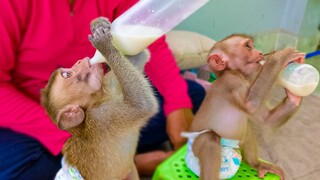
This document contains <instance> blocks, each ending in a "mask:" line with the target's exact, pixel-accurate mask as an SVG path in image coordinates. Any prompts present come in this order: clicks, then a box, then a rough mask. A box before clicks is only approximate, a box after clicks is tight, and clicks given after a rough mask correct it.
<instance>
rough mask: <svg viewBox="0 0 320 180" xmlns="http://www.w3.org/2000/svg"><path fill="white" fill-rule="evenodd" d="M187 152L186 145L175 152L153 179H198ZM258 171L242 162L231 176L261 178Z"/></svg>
mask: <svg viewBox="0 0 320 180" xmlns="http://www.w3.org/2000/svg"><path fill="white" fill-rule="evenodd" d="M186 153H187V146H186V145H184V146H183V147H182V148H181V149H179V150H178V151H177V152H176V153H174V154H173V155H172V156H171V157H170V158H168V159H167V160H166V161H164V162H163V163H161V164H160V165H159V166H158V167H157V169H156V171H155V173H154V175H153V177H152V180H198V179H199V177H198V176H197V175H195V174H194V173H193V172H192V171H191V170H189V168H188V167H187V165H186V163H185V160H184V158H185V156H186ZM260 179H261V178H259V177H258V175H257V171H256V170H255V169H253V168H252V167H250V166H249V165H248V164H246V163H244V162H242V163H241V165H240V168H239V170H238V172H237V174H235V175H234V176H233V178H231V180H260ZM263 179H264V180H280V177H279V176H277V175H274V174H271V173H267V174H266V175H265V177H264V178H263Z"/></svg>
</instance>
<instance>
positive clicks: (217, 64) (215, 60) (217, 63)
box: [208, 54, 227, 71]
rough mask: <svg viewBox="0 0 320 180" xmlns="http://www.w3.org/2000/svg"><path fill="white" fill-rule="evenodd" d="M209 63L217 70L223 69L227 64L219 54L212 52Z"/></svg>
mask: <svg viewBox="0 0 320 180" xmlns="http://www.w3.org/2000/svg"><path fill="white" fill-rule="evenodd" d="M208 63H209V65H210V66H211V68H213V69H214V70H217V71H222V70H224V69H225V68H226V66H227V62H226V61H224V60H223V59H222V58H221V56H219V55H218V54H211V55H210V56H209V58H208Z"/></svg>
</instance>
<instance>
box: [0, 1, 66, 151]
mask: <svg viewBox="0 0 320 180" xmlns="http://www.w3.org/2000/svg"><path fill="white" fill-rule="evenodd" d="M15 2H16V1H11V0H10V1H9V0H8V1H2V3H1V6H2V7H1V11H0V34H1V43H0V110H1V111H0V127H4V128H9V129H12V130H14V131H17V132H20V133H23V134H26V135H29V136H31V137H34V138H36V139H37V140H39V141H40V142H41V143H42V144H43V145H44V146H45V147H47V149H48V150H49V151H50V152H51V153H52V154H55V155H56V154H58V153H59V152H60V151H61V149H62V146H63V144H64V142H65V141H66V139H67V138H68V137H69V134H68V133H66V132H64V131H61V130H59V129H58V128H57V127H56V126H55V125H54V124H53V123H52V122H51V121H50V120H49V117H47V115H46V114H45V112H44V108H43V107H42V106H41V105H40V104H39V103H38V102H35V101H33V100H32V99H30V98H28V97H27V96H25V95H24V94H23V93H22V92H20V91H18V89H17V88H16V87H14V85H13V84H12V77H11V72H12V71H13V70H14V67H15V62H16V58H17V56H16V52H17V49H18V47H19V43H20V41H21V39H22V37H21V34H22V28H21V27H22V26H23V23H25V22H24V20H23V17H26V16H24V15H25V12H24V11H23V9H27V8H28V7H27V6H28V5H27V3H26V1H21V2H20V1H17V2H18V3H17V4H15Z"/></svg>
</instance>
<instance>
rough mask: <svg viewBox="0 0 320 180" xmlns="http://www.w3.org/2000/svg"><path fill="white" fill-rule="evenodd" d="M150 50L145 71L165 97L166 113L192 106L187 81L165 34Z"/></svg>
mask: <svg viewBox="0 0 320 180" xmlns="http://www.w3.org/2000/svg"><path fill="white" fill-rule="evenodd" d="M149 50H150V52H151V59H150V61H149V62H148V63H147V64H146V66H145V72H146V74H147V75H148V77H149V79H150V80H151V82H152V83H153V84H154V86H155V87H156V88H157V89H158V91H159V92H160V94H161V95H162V96H163V97H164V107H163V108H164V112H165V115H168V114H169V113H170V112H172V111H174V110H177V109H180V108H192V103H191V99H190V97H189V95H188V89H187V84H186V81H185V80H184V79H183V78H182V76H181V75H180V69H179V68H178V66H177V64H176V61H175V59H174V57H173V55H172V53H171V50H170V49H169V47H168V45H167V43H166V41H165V36H163V37H161V38H160V39H158V40H157V41H156V42H154V43H153V44H152V45H150V46H149Z"/></svg>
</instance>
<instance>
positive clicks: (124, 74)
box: [89, 18, 157, 114]
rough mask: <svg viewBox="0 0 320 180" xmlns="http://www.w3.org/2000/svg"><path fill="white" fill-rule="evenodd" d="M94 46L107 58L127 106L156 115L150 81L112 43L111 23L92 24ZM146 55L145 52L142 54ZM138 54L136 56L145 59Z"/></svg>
mask: <svg viewBox="0 0 320 180" xmlns="http://www.w3.org/2000/svg"><path fill="white" fill-rule="evenodd" d="M91 31H92V34H93V35H92V36H89V39H90V41H91V43H92V44H93V46H94V47H95V48H96V49H98V50H99V51H100V52H101V54H102V55H103V56H104V57H105V58H106V60H107V64H108V65H109V66H110V68H111V69H112V70H113V71H114V74H115V75H116V77H117V79H118V81H119V84H120V87H121V89H122V92H123V97H124V101H125V104H127V105H129V106H132V107H135V109H137V110H138V111H139V113H141V114H150V113H154V112H156V110H157V103H156V99H155V97H154V96H153V94H152V90H151V88H150V85H149V83H148V81H147V80H146V79H145V77H144V76H143V75H142V73H141V72H139V71H138V70H137V69H136V68H135V67H134V66H133V65H132V64H131V63H130V62H129V61H128V60H127V59H126V58H125V57H124V56H123V55H122V54H121V53H120V52H119V51H118V49H116V48H115V47H114V45H113V43H112V37H111V34H110V22H109V21H108V20H107V19H105V18H99V19H97V20H96V21H94V22H92V24H91ZM141 53H145V52H141ZM141 53H140V54H138V55H136V56H141V57H145V56H143V55H141Z"/></svg>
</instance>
